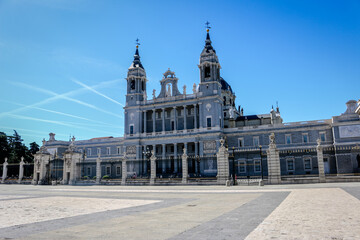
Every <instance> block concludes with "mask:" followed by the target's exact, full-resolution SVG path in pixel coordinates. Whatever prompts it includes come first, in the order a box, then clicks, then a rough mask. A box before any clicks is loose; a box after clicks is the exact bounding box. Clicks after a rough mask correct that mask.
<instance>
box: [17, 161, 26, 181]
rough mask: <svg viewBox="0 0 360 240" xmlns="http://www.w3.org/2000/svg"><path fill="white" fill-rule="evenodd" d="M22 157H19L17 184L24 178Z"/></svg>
mask: <svg viewBox="0 0 360 240" xmlns="http://www.w3.org/2000/svg"><path fill="white" fill-rule="evenodd" d="M24 164H25V163H24V157H21V162H20V166H19V180H18V183H21V180H22V179H23V178H24Z"/></svg>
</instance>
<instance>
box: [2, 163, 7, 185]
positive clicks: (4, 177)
mask: <svg viewBox="0 0 360 240" xmlns="http://www.w3.org/2000/svg"><path fill="white" fill-rule="evenodd" d="M7 160H8V159H7V158H5V161H4V164H3V174H2V179H1V183H4V182H5V179H6V178H7V166H8V162H7Z"/></svg>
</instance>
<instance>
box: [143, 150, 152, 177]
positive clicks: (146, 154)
mask: <svg viewBox="0 0 360 240" xmlns="http://www.w3.org/2000/svg"><path fill="white" fill-rule="evenodd" d="M143 155H144V157H146V161H147V163H148V162H149V160H150V157H151V151H150V149H149V147H146V148H145V149H144V151H143ZM144 161H145V159H144V158H143V164H142V174H144ZM146 166H147V167H148V164H146ZM147 172H149V168H147Z"/></svg>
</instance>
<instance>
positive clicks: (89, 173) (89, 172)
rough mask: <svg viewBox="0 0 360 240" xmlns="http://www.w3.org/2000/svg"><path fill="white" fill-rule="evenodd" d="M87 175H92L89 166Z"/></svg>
mask: <svg viewBox="0 0 360 240" xmlns="http://www.w3.org/2000/svg"><path fill="white" fill-rule="evenodd" d="M87 175H88V177H89V176H90V175H91V168H90V167H88V168H87Z"/></svg>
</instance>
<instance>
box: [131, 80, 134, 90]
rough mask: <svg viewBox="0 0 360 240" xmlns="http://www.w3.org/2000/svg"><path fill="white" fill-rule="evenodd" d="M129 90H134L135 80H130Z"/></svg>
mask: <svg viewBox="0 0 360 240" xmlns="http://www.w3.org/2000/svg"><path fill="white" fill-rule="evenodd" d="M130 88H131V90H135V80H131V83H130Z"/></svg>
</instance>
